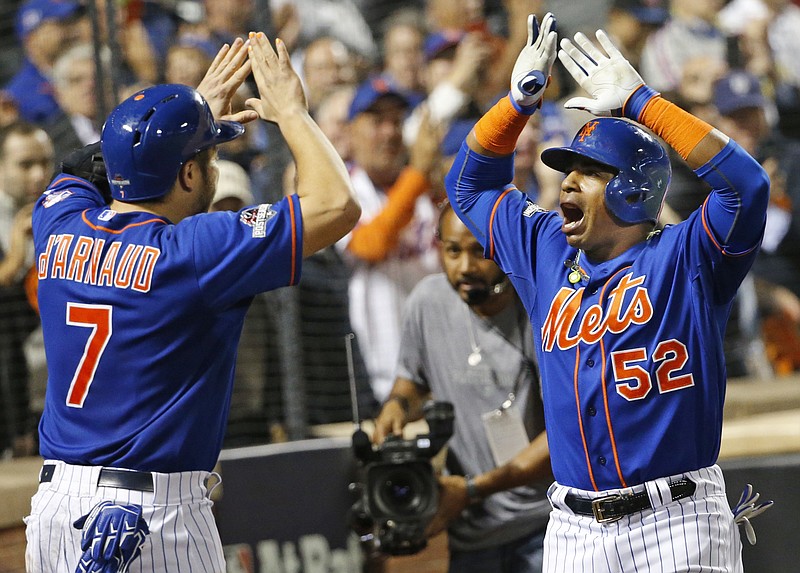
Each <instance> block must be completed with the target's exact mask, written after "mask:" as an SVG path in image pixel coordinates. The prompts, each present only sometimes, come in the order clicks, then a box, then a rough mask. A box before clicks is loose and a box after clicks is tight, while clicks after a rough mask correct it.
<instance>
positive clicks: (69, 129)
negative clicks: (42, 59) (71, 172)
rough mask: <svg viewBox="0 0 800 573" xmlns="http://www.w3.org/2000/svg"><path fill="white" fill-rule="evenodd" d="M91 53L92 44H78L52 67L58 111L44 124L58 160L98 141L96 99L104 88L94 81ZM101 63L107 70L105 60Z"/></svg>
mask: <svg viewBox="0 0 800 573" xmlns="http://www.w3.org/2000/svg"><path fill="white" fill-rule="evenodd" d="M105 53H106V55H108V53H107V52H105ZM94 55H95V54H94V49H93V48H92V45H91V44H78V45H76V46H73V47H72V48H70V49H69V50H67V51H66V52H64V54H63V55H61V56H60V57H59V58H58V60H56V63H55V65H54V66H53V87H54V88H55V95H56V101H57V102H58V105H59V108H60V112H59V113H58V115H56V116H55V117H54V118H53V119H52V120H51V122H50V123H49V124H48V125H47V126H46V127H47V131H48V133H49V134H50V137H51V138H52V140H53V148H54V150H55V157H56V159H58V160H60V159H61V158H62V157H64V156H65V155H66V154H67V153H69V152H71V151H73V150H75V149H78V148H80V147H83V146H84V145H88V144H90V143H94V142H95V141H99V140H100V118H99V117H98V112H99V109H98V108H99V106H98V98H100V97H103V95H102V94H103V91H104V90H102V89H101V86H100V85H98V83H97V81H96V75H95V58H94ZM104 65H105V66H106V69H108V60H107V59H106V61H105V62H104ZM106 77H107V76H106ZM109 103H111V102H110V101H109Z"/></svg>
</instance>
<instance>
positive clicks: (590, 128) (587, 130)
mask: <svg viewBox="0 0 800 573" xmlns="http://www.w3.org/2000/svg"><path fill="white" fill-rule="evenodd" d="M598 123H600V122H598V121H590V122H589V123H587V124H586V125H584V126H583V128H582V129H581V131H580V133H578V141H580V142H581V143H582V142H583V140H584V139H586V138H587V137H590V136H591V135H592V134H593V133H594V130H595V128H596V127H597V124H598Z"/></svg>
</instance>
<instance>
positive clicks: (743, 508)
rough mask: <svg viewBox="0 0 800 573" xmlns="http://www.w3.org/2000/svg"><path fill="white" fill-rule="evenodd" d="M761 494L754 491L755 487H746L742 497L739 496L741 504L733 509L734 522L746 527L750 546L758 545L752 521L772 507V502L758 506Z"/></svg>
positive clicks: (748, 485) (765, 502)
mask: <svg viewBox="0 0 800 573" xmlns="http://www.w3.org/2000/svg"><path fill="white" fill-rule="evenodd" d="M759 497H760V494H758V493H756V492H755V491H753V486H752V485H750V484H747V485H745V486H744V490H743V491H742V495H740V496H739V502H738V503H737V504H736V507H734V508H733V521H734V523H736V524H737V525H743V526H744V532H745V534H746V535H747V541H749V542H750V545H755V544H756V532H755V530H754V529H753V524H752V523H750V521H751V520H752V519H753V518H754V517H756V516H757V515H760V514H762V513H763V512H765V511H766V510H768V509H769V508H770V507H772V504H773V502H772V501H764V502H761V503H759V504H758V505H756V502H757V501H758V498H759Z"/></svg>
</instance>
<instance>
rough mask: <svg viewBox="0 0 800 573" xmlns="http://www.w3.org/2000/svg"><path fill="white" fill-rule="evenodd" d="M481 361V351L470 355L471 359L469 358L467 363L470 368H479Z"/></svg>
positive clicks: (475, 351)
mask: <svg viewBox="0 0 800 573" xmlns="http://www.w3.org/2000/svg"><path fill="white" fill-rule="evenodd" d="M481 360H483V357H482V356H481V353H480V351H478V350H473V351H472V353H470V355H469V358H467V363H469V365H470V366H477V365H478V364H480V363H481Z"/></svg>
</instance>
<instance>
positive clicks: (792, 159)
mask: <svg viewBox="0 0 800 573" xmlns="http://www.w3.org/2000/svg"><path fill="white" fill-rule="evenodd" d="M714 103H715V105H716V107H717V109H718V111H719V119H718V121H717V125H718V127H719V129H720V130H725V133H727V134H728V135H730V136H731V137H732V138H734V139H736V141H737V142H739V144H740V145H742V147H744V148H745V150H747V152H748V153H750V154H751V155H753V156H754V157H756V158H758V159H759V161H760V162H761V164H762V165H763V166H764V169H765V170H766V171H767V173H768V174H769V176H770V204H769V207H768V209H767V225H766V229H765V231H764V239H763V241H762V243H761V250H760V251H759V255H758V258H757V259H756V262H755V264H754V265H753V271H752V274H753V275H754V277H755V279H756V289H757V293H758V295H759V296H758V301H759V308H760V310H761V319H762V321H763V326H764V328H763V330H764V343H765V344H766V347H767V353H768V355H769V356H770V358H771V359H772V362H773V366H774V368H775V369H776V371H778V372H779V373H783V374H785V373H787V372H791V371H793V370H795V369H798V368H800V360H798V358H797V357H800V334H798V329H797V328H798V323H800V299H798V297H799V296H800V219H798V217H799V216H800V185H798V183H797V179H794V178H793V176H794V174H796V173H797V169H798V168H797V164H798V163H800V144H798V143H796V142H790V141H786V140H785V139H784V138H783V137H781V136H780V135H779V134H778V133H777V132H776V130H775V128H774V127H773V125H772V124H771V122H770V119H769V118H770V117H772V118H774V117H775V113H774V108H773V107H772V105H773V104H772V102H770V101H769V100H768V99H767V98H766V97H765V96H764V93H763V91H762V88H761V82H760V81H759V79H758V78H757V77H756V76H754V75H753V74H751V73H748V72H745V71H743V70H734V71H732V72H730V73H729V74H727V75H726V76H724V77H723V78H721V79H720V80H718V81H717V82H716V83H715V84H714ZM787 173H790V175H787ZM791 357H794V358H791Z"/></svg>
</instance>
